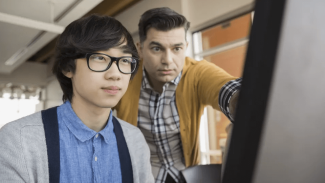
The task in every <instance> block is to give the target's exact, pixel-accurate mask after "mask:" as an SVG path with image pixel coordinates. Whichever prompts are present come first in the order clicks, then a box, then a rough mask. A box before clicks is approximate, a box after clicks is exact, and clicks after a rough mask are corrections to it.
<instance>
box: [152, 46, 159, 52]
mask: <svg viewBox="0 0 325 183" xmlns="http://www.w3.org/2000/svg"><path fill="white" fill-rule="evenodd" d="M151 49H152V50H153V51H160V50H161V49H160V48H159V47H153V48H151Z"/></svg>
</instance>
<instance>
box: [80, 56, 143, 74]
mask: <svg viewBox="0 0 325 183" xmlns="http://www.w3.org/2000/svg"><path fill="white" fill-rule="evenodd" d="M86 58H87V65H88V68H89V69H90V70H92V71H94V72H104V71H107V70H108V69H109V68H110V67H111V66H112V64H113V62H114V61H116V65H117V68H118V70H119V71H120V72H121V73H123V74H132V73H133V72H134V71H135V69H136V68H137V63H138V62H137V58H135V57H112V56H109V55H106V54H103V53H87V54H86Z"/></svg>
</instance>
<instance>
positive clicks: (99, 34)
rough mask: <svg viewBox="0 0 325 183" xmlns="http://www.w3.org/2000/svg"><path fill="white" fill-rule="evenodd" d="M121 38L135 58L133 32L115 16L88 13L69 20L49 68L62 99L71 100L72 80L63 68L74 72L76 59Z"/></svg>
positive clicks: (115, 44)
mask: <svg viewBox="0 0 325 183" xmlns="http://www.w3.org/2000/svg"><path fill="white" fill-rule="evenodd" d="M124 42H126V43H127V49H126V50H123V52H126V53H130V54H132V57H136V58H138V52H137V50H136V47H135V45H134V43H133V39H132V36H131V35H130V33H129V32H128V31H127V30H126V28H125V27H124V26H123V25H122V24H121V23H120V22H119V21H117V20H116V19H114V18H112V17H109V16H100V15H90V16H87V17H84V18H80V19H78V20H75V21H73V22H72V23H70V24H69V25H68V26H67V27H66V28H65V30H64V31H63V33H62V34H61V35H60V36H59V39H58V40H57V43H56V50H55V51H56V53H55V61H54V65H53V68H52V72H53V74H54V75H56V77H57V79H58V81H59V83H60V86H61V88H62V91H63V97H62V100H63V102H65V101H67V100H69V101H70V102H71V101H72V96H73V87H72V81H71V79H70V78H68V77H66V76H65V75H64V74H63V72H69V71H71V72H73V73H74V72H75V70H76V65H75V59H78V58H83V57H85V55H86V53H93V52H96V51H103V50H108V49H110V48H114V47H118V46H120V45H121V44H123V43H124ZM137 62H138V61H137ZM137 65H138V63H137ZM137 69H138V67H137V68H136V70H137ZM135 74H136V71H135V72H134V73H132V75H131V78H133V76H134V75H135Z"/></svg>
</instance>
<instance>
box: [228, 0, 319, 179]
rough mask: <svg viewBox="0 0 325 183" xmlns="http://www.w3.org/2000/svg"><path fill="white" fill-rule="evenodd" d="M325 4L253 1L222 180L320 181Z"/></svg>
mask: <svg viewBox="0 0 325 183" xmlns="http://www.w3.org/2000/svg"><path fill="white" fill-rule="evenodd" d="M324 7H325V1H324V0H308V1H306V0H257V1H256V5H255V17H254V21H253V25H252V29H251V34H250V42H249V45H248V50H247V55H246V62H245V67H244V73H243V83H242V88H241V91H240V95H239V100H238V106H237V113H236V117H235V122H234V128H233V132H232V135H231V142H230V146H229V150H228V154H227V158H226V163H225V164H224V166H225V167H224V168H225V169H224V174H223V180H222V182H223V183H271V182H272V183H274V182H276V183H306V182H313V183H318V182H319V183H321V182H325V173H323V170H324V169H325V115H324V114H325V112H324V111H325V95H324V94H325V76H324V75H325V74H324V73H325V21H324V17H325V11H324Z"/></svg>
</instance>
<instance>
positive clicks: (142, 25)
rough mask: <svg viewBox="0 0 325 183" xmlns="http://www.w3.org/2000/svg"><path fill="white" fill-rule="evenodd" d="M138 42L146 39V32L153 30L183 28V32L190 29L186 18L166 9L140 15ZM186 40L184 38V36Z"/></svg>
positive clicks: (152, 10)
mask: <svg viewBox="0 0 325 183" xmlns="http://www.w3.org/2000/svg"><path fill="white" fill-rule="evenodd" d="M138 27H139V36H140V42H141V43H143V41H145V40H146V38H147V31H148V30H149V29H150V28H155V29H157V30H160V31H169V30H172V29H174V28H179V27H184V30H185V32H187V30H188V29H189V28H190V22H188V21H187V20H186V18H185V17H184V16H183V15H181V14H178V13H177V12H175V11H174V10H172V9H170V8H168V7H162V8H153V9H150V10H148V11H146V12H144V13H143V14H142V15H141V18H140V21H139V24H138ZM185 38H186V36H185Z"/></svg>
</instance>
